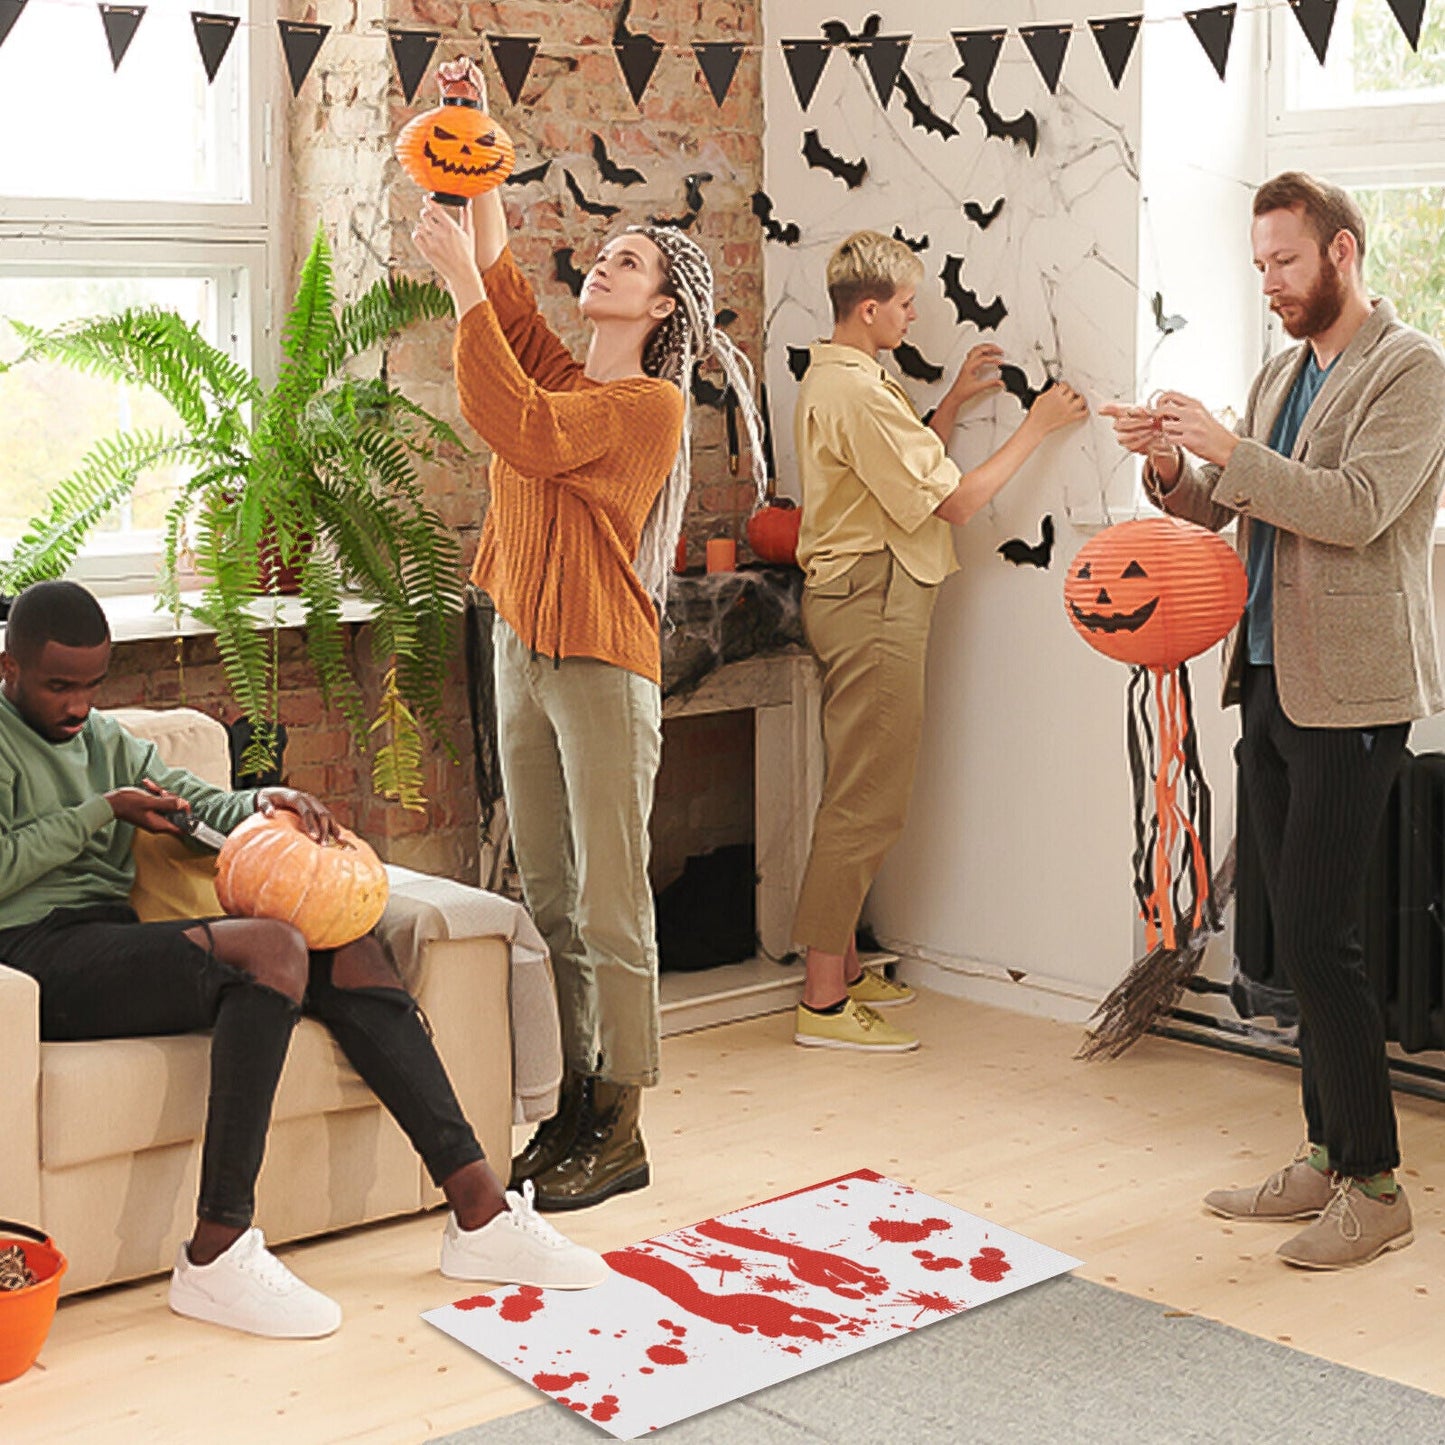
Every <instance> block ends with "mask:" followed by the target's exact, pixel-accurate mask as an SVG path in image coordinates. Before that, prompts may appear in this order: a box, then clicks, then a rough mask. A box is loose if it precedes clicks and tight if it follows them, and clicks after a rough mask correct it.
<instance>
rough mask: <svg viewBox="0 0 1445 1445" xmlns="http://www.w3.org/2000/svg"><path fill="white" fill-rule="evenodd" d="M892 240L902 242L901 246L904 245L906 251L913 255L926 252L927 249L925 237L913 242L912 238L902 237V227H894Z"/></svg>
mask: <svg viewBox="0 0 1445 1445" xmlns="http://www.w3.org/2000/svg"><path fill="white" fill-rule="evenodd" d="M893 239H894V240H895V241H902V242H903V244H904V245H905V246H907V247H908V249H909V250H910V251H912V252H914V253H915V254H916V253H917V252H919V251H926V250H927V249H928V237H927V236H920V237H919V238H918V239H917V240H916V241H915V240H914V239H913V237H912V236H906V235H904V233H903V227H902V226H894V228H893Z"/></svg>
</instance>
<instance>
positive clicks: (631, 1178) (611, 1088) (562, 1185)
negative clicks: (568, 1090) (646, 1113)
mask: <svg viewBox="0 0 1445 1445" xmlns="http://www.w3.org/2000/svg"><path fill="white" fill-rule="evenodd" d="M641 1114H642V1088H641V1086H640V1085H638V1084H614V1083H612V1082H611V1081H610V1080H608V1079H599V1078H597V1077H596V1076H595V1075H594V1076H590V1077H588V1078H587V1079H586V1080H585V1082H584V1084H583V1090H582V1111H581V1117H580V1119H579V1121H578V1126H577V1134H576V1137H575V1139H574V1141H573V1145H572V1149H571V1151H570V1152H569V1153H568V1154H567V1156H566V1157H565V1158H563V1159H561V1160H560V1161H559V1162H558V1163H556V1164H554V1165H553V1166H552V1167H551V1168H550V1169H548V1170H547V1171H546V1173H544V1174H538V1175H534V1176H533V1180H532V1183H533V1186H534V1188H535V1189H536V1191H537V1197H536V1201H535V1203H536V1206H537V1208H538V1209H541V1210H548V1211H560V1210H566V1209H586V1208H587V1207H588V1206H589V1205H593V1204H601V1203H602V1201H603V1200H604V1199H610V1198H611V1197H612V1196H613V1195H614V1194H624V1193H626V1192H627V1191H628V1190H630V1189H645V1188H646V1187H647V1186H648V1184H649V1183H650V1182H651V1180H652V1171H651V1169H650V1168H649V1167H648V1163H647V1148H646V1146H645V1145H644V1144H643V1142H642V1130H641V1127H640V1120H641Z"/></svg>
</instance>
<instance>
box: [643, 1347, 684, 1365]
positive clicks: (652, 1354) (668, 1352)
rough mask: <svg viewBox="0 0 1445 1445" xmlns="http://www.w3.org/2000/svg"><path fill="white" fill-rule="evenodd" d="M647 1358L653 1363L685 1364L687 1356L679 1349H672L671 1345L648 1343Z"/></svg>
mask: <svg viewBox="0 0 1445 1445" xmlns="http://www.w3.org/2000/svg"><path fill="white" fill-rule="evenodd" d="M647 1358H648V1359H649V1360H651V1361H652V1363H653V1364H654V1365H685V1364H687V1356H686V1355H685V1354H683V1352H682V1351H681V1350H678V1349H674V1348H673V1346H671V1345H649V1346H648V1347H647Z"/></svg>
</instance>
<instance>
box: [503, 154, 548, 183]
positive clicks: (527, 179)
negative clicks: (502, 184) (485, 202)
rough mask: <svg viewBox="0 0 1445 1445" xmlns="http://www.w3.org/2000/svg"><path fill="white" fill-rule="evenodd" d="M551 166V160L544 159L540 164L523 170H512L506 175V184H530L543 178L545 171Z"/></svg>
mask: <svg viewBox="0 0 1445 1445" xmlns="http://www.w3.org/2000/svg"><path fill="white" fill-rule="evenodd" d="M551 166H552V162H551V161H550V160H545V161H543V162H542V163H541V164H540V165H536V166H531V167H529V168H528V169H527V170H525V171H513V172H512V174H511V175H509V176H508V177H507V184H508V185H509V186H528V185H531V183H532V182H533V181H540V180H543V179H544V178H545V177H546V175H547V172H548V171H549V170H550V169H551Z"/></svg>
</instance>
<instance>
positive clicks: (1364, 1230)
mask: <svg viewBox="0 0 1445 1445" xmlns="http://www.w3.org/2000/svg"><path fill="white" fill-rule="evenodd" d="M1414 1238H1415V1231H1414V1228H1413V1227H1412V1223H1411V1219H1410V1201H1409V1200H1408V1199H1406V1198H1405V1191H1404V1189H1400V1190H1399V1191H1398V1192H1397V1193H1396V1195H1395V1198H1394V1199H1393V1201H1391V1202H1390V1203H1386V1202H1385V1201H1384V1200H1383V1199H1371V1198H1370V1196H1369V1195H1368V1194H1365V1193H1362V1192H1361V1190H1360V1188H1359V1186H1358V1184H1357V1183H1356V1182H1355V1181H1354V1180H1353V1179H1341V1180H1340V1181H1339V1184H1338V1185H1337V1187H1336V1189H1335V1197H1334V1198H1333V1199H1331V1200H1330V1202H1329V1204H1328V1205H1326V1206H1325V1211H1324V1213H1323V1214H1321V1215H1320V1217H1319V1218H1318V1219H1317V1220H1315V1222H1314V1223H1313V1224H1312V1225H1310V1227H1309V1228H1308V1229H1302V1230H1300V1232H1299V1233H1298V1234H1297V1235H1295V1237H1294V1238H1293V1239H1289V1240H1286V1241H1285V1242H1284V1243H1283V1244H1282V1245H1280V1247H1279V1248H1278V1249H1277V1250H1276V1251H1275V1253H1276V1254H1278V1255H1279V1257H1280V1258H1281V1259H1282V1260H1284V1262H1285V1263H1286V1264H1294V1265H1298V1266H1299V1267H1300V1268H1301V1269H1349V1268H1351V1267H1352V1266H1354V1265H1357V1264H1369V1262H1370V1261H1371V1260H1372V1259H1378V1258H1379V1256H1380V1255H1382V1254H1384V1253H1385V1251H1386V1250H1387V1249H1404V1247H1405V1246H1406V1245H1407V1244H1409V1243H1411V1241H1413V1240H1414Z"/></svg>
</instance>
